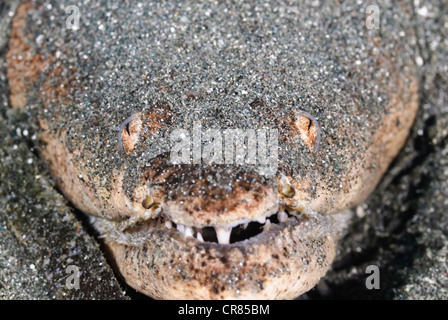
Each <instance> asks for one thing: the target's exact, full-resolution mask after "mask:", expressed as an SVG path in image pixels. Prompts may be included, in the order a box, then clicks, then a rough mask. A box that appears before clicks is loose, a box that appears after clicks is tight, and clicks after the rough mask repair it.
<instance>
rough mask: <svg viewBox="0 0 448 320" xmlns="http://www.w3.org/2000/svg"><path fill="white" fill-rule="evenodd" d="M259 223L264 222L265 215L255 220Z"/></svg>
mask: <svg viewBox="0 0 448 320" xmlns="http://www.w3.org/2000/svg"><path fill="white" fill-rule="evenodd" d="M256 221H257V222H258V223H260V224H264V223H265V222H266V217H261V218H258V219H257V220H256Z"/></svg>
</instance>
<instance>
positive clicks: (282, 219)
mask: <svg viewBox="0 0 448 320" xmlns="http://www.w3.org/2000/svg"><path fill="white" fill-rule="evenodd" d="M277 217H278V221H280V222H285V221H286V220H288V215H287V214H286V212H285V211H280V212H279V213H278V215H277Z"/></svg>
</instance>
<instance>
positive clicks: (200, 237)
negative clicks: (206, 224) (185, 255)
mask: <svg viewBox="0 0 448 320" xmlns="http://www.w3.org/2000/svg"><path fill="white" fill-rule="evenodd" d="M196 239H198V240H199V242H204V238H202V234H201V233H200V232H198V233H197V234H196Z"/></svg>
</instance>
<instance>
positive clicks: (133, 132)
mask: <svg viewBox="0 0 448 320" xmlns="http://www.w3.org/2000/svg"><path fill="white" fill-rule="evenodd" d="M141 130H142V120H141V113H136V114H134V115H132V116H130V117H129V118H127V119H126V120H125V121H124V122H123V123H122V124H121V125H120V128H119V130H118V146H119V148H120V151H122V152H124V153H125V154H130V153H131V152H132V150H134V148H135V146H136V144H137V142H138V139H139V136H140V132H141Z"/></svg>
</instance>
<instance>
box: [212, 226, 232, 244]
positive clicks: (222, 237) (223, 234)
mask: <svg viewBox="0 0 448 320" xmlns="http://www.w3.org/2000/svg"><path fill="white" fill-rule="evenodd" d="M215 231H216V237H217V238H218V242H219V243H220V244H229V242H230V233H231V232H232V228H229V227H215Z"/></svg>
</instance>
